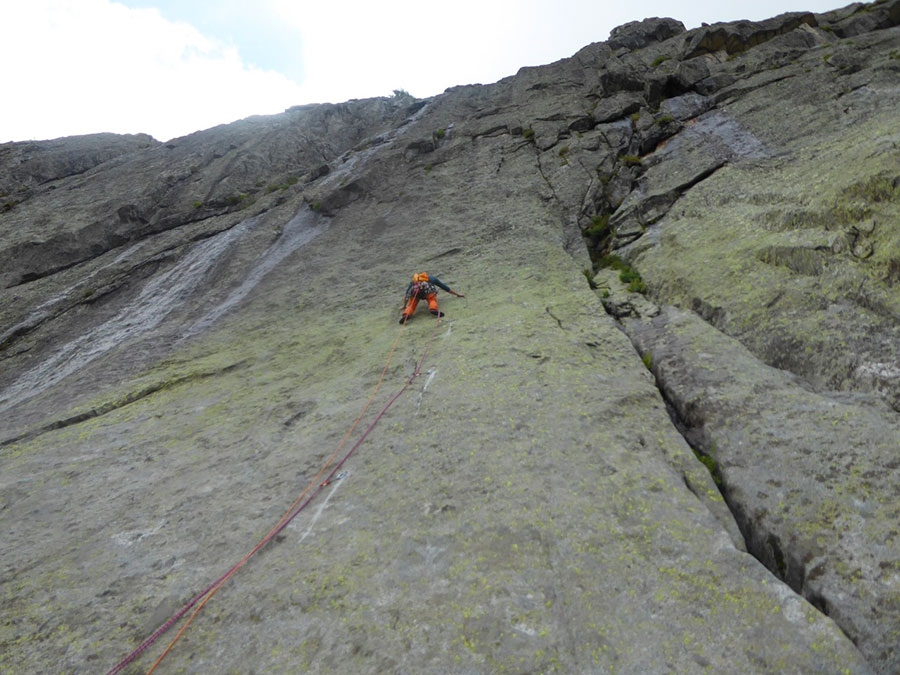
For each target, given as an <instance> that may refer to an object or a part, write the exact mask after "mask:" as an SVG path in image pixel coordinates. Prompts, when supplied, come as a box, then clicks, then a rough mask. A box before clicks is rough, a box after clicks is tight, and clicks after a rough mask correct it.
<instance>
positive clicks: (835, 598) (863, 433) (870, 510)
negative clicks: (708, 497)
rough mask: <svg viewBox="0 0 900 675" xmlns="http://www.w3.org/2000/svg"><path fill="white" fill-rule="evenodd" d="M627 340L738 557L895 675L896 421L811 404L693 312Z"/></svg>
mask: <svg viewBox="0 0 900 675" xmlns="http://www.w3.org/2000/svg"><path fill="white" fill-rule="evenodd" d="M623 329H624V330H625V332H626V334H627V335H628V336H629V338H630V339H631V341H632V344H633V345H634V346H635V348H636V349H637V350H638V352H639V353H640V354H649V355H650V357H649V359H648V360H649V361H650V367H651V371H652V373H653V375H654V376H655V378H656V381H657V386H658V387H659V389H660V391H661V393H662V395H663V397H664V398H665V399H666V401H667V403H668V405H669V406H670V409H671V411H672V414H673V420H674V422H675V424H676V427H678V428H679V430H680V431H681V432H682V435H683V436H684V437H685V439H686V440H687V441H688V443H689V444H690V445H691V447H693V448H695V449H696V451H697V453H698V456H700V458H701V461H704V463H706V464H707V466H708V467H709V468H710V469H711V470H712V471H713V472H714V475H716V476H718V478H719V479H720V481H721V492H722V495H723V497H724V498H725V501H726V503H727V504H728V507H729V509H730V510H731V512H732V514H733V516H734V519H735V521H736V522H737V525H738V527H739V528H740V530H741V532H742V534H743V536H744V539H745V541H746V545H747V550H748V552H750V553H751V554H753V555H754V557H756V558H757V559H758V560H759V561H760V562H762V563H763V564H764V565H765V566H766V567H767V568H768V569H769V570H770V571H771V572H772V573H773V574H774V575H775V576H777V577H778V578H779V579H781V580H783V581H784V582H785V583H786V584H787V585H788V586H789V587H790V588H792V589H793V590H794V591H795V592H796V593H797V594H799V595H801V596H803V597H804V598H805V599H806V600H807V601H808V602H809V603H810V604H811V605H812V606H814V607H816V608H817V609H819V611H821V612H823V613H825V614H827V615H828V616H830V617H831V618H832V619H833V620H834V621H835V622H836V623H837V624H838V625H839V626H840V627H841V628H842V629H843V630H844V632H845V633H846V634H847V636H848V637H849V638H850V639H851V640H852V641H853V642H854V643H855V644H856V645H857V646H858V647H859V649H860V651H861V652H862V653H863V654H864V655H866V656H867V658H869V660H870V661H871V662H872V663H873V664H877V663H890V662H892V660H893V659H894V658H895V657H894V656H892V654H894V653H895V649H896V635H895V634H894V631H895V630H896V626H897V625H898V623H900V603H897V602H895V601H893V600H892V599H891V595H890V594H889V593H887V594H886V590H885V589H886V584H887V585H888V586H889V585H890V583H892V582H891V581H890V580H889V579H888V578H887V577H886V576H885V570H887V569H892V568H893V566H894V565H895V564H896V560H897V556H898V554H900V545H898V544H897V542H896V529H895V522H896V521H892V520H890V519H889V518H888V514H896V513H897V511H898V508H897V506H896V486H897V484H898V483H900V465H898V463H897V459H896V452H897V447H898V445H897V443H898V439H900V423H898V420H897V416H896V414H895V413H894V412H893V411H892V410H890V409H889V408H888V406H886V405H885V404H883V402H880V401H877V400H875V399H870V398H865V397H860V396H856V397H848V396H841V395H832V396H826V395H823V394H820V393H816V392H813V391H812V390H811V389H810V388H809V386H808V385H806V384H805V383H804V382H803V381H802V380H800V379H799V378H797V377H796V376H794V375H792V374H790V373H787V372H785V371H781V370H778V369H776V368H772V367H770V366H767V365H765V364H764V363H762V362H761V361H759V360H757V359H756V358H755V357H754V356H753V355H751V354H750V352H748V351H747V350H746V349H745V348H744V347H743V346H742V345H741V344H740V343H739V342H737V341H736V340H734V339H732V338H729V337H727V336H726V335H724V334H723V333H720V332H719V331H718V330H716V329H715V328H713V327H712V326H710V325H709V324H707V323H706V322H705V321H703V319H701V318H700V317H699V316H697V315H696V314H695V313H693V312H688V311H683V310H676V309H674V308H671V307H665V308H662V309H661V310H660V313H659V315H658V316H656V317H654V318H652V319H650V320H646V319H626V320H624V322H623ZM883 672H891V670H890V668H888V669H887V670H884V671H883Z"/></svg>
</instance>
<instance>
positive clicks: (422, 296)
mask: <svg viewBox="0 0 900 675" xmlns="http://www.w3.org/2000/svg"><path fill="white" fill-rule="evenodd" d="M438 288H442V289H444V290H445V291H447V292H448V293H449V294H450V295H455V296H456V297H457V298H464V297H466V296H464V295H463V294H462V293H457V292H456V291H454V290H453V289H451V288H450V287H449V286H447V285H446V284H445V283H443V282H442V281H441V280H440V279H438V278H437V277H436V276H433V275H431V274H429V273H428V272H416V273H415V274H413V277H412V281H410V282H409V285H408V286H407V287H406V296H405V297H404V299H403V303H404V306H403V313H402V314H400V323H406V322H407V321H409V320H410V319H411V318H412V315H413V312H415V311H416V305H418V304H419V300H425V301H426V302H427V303H428V310H429V311H430V312H431V313H432V314H434V315H435V316H436V317H438V318H440V317H442V316H444V313H443V312H442V311H440V310H439V309H438V302H437V292H438Z"/></svg>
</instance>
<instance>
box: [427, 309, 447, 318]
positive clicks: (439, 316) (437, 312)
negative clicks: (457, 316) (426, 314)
mask: <svg viewBox="0 0 900 675" xmlns="http://www.w3.org/2000/svg"><path fill="white" fill-rule="evenodd" d="M430 311H431V313H432V314H434V315H435V316H436V317H437V318H439V319H440V318H441V317H442V316H444V313H443V312H441V311H438V310H436V309H432V310H430Z"/></svg>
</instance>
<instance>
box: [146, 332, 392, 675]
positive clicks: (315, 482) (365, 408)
mask: <svg viewBox="0 0 900 675" xmlns="http://www.w3.org/2000/svg"><path fill="white" fill-rule="evenodd" d="M405 327H406V322H405V321H404V322H403V324H402V325H401V326H400V330H398V331H397V337H396V338H394V342H393V344H392V345H391V349H390V351H389V353H388V358H387V361H386V362H385V364H384V368H383V369H382V370H381V376H380V377H379V378H378V382H377V383H376V384H375V388H374V389H373V390H372V393H371V394H370V395H369V399H368V400H367V401H366V404H365V406H363V409H362V412H361V413H360V414H359V416H358V417H357V418H356V420H355V421H354V422H353V425H352V426H351V427H350V429H349V430H348V431H347V433H346V434H344V437H343V438H342V439H341V442H340V443H339V444H338V446H337V448H335V450H334V452H333V453H332V454H331V456H330V457H329V458H328V460H327V461H326V462H325V464H324V465H323V466H322V468H321V469H319V472H318V473H317V474H316V475H315V477H313V479H312V480H311V481H310V482H309V484H308V485H307V486H306V487H305V488H303V491H302V492H301V493H300V495H299V496H298V497H297V499H295V500H294V503H293V504H291V506H290V508H289V509H288V510H287V511H286V512H285V513H284V515H283V516H282V517H281V519H280V520H279V521H278V524H276V525H275V527H273V528H272V529H271V530H269V533H268V534H267V535H266V536H265V537H263V538H262V539H261V540H260V542H259V543H258V544H257V545H256V546H254V547H253V549H252V550H251V551H250V552H249V553H247V555H245V556H244V557H243V558H241V560H240V562H238V563H237V565H235V566H234V567H233V568H232V569H231V571H229V572H228V574H226V575H225V576H224V577H223V578H222V579H221V580H220V581H219V582H218V583H217V584H215V585H214V586H213V587H212V588H211V589H210V590H209V591H208V592H207V594H206V596H205V597H204V598H203V600H202V601H201V602H200V604H198V605H197V607H196V608H195V609H194V611H193V612H192V613H191V615H190V616H189V617H188V619H187V621H185V623H184V625H183V626H182V627H181V628H180V629H179V630H178V632H177V633H176V634H175V637H173V638H172V641H171V642H169V644H168V646H167V647H166V648H165V650H163V652H162V654H160V655H159V657H158V658H157V659H156V661H154V662H153V665H152V666H151V667H150V670H148V671H147V675H151V673H153V671H154V670H156V667H157V666H158V665H159V664H160V662H162V660H163V659H164V658H165V657H166V655H167V654H168V653H169V652H170V651H171V650H172V648H173V647H174V646H175V644H176V643H177V642H178V640H180V639H181V636H182V635H183V634H184V632H185V631H186V630H187V628H188V626H190V625H191V622H192V621H193V620H194V618H195V617H196V616H197V614H199V613H200V610H201V609H203V607H204V605H206V603H207V602H209V601H210V599H212V597H213V595H215V594H216V593H217V592H218V590H219V589H220V588H222V586H223V585H225V582H227V581H228V580H229V579H231V577H232V576H234V575H235V573H237V571H238V570H239V569H240V568H241V567H243V566H244V565H245V564H246V563H247V561H249V560H250V558H252V557H253V556H254V555H255V554H256V552H257V551H259V549H261V548H262V547H263V546H265V545H266V544H267V543H268V542H269V540H270V539H271V538H272V537H273V536H275V534H276V533H277V532H278V531H279V530H280V529H281V527H282V526H283V525H284V523H285V521H287V520H288V519H289V518H290V517H291V514H292V512H293V511H294V509H295V508H296V507H297V506H298V505H299V504H300V502H302V501H303V499H304V498H305V497H306V495H307V494H309V492H310V491H311V490H312V489H313V488H315V487H316V486H320V485H321V479H322V477H323V476H324V475H325V473H326V471H327V470H328V467H330V466H331V465H332V463H334V460H335V459H336V458H337V456H338V454H339V453H340V451H341V449H342V448H343V447H344V445H346V443H347V440H348V439H349V438H350V436H351V434H352V433H353V431H354V430H355V429H356V427H357V426H359V423H360V421H361V420H362V418H363V417H364V416H365V414H366V412H367V411H368V410H369V407H370V406H371V405H372V401H374V400H375V396H376V394H377V393H378V390H379V389H380V388H381V385H382V383H383V382H384V377H385V375H386V374H387V371H388V368H389V367H390V364H391V360H392V359H393V357H394V352H395V351H396V350H397V345H398V344H399V343H400V336H401V335H402V334H403V329H404V328H405Z"/></svg>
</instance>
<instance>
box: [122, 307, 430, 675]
mask: <svg viewBox="0 0 900 675" xmlns="http://www.w3.org/2000/svg"><path fill="white" fill-rule="evenodd" d="M440 323H441V319H440V317H438V319H437V321H435V326H434V330H433V331H432V333H431V336H430V337H429V338H428V341H427V342H426V343H425V348H424V350H423V352H422V356H421V357H420V358H419V360H418V362H417V363H416V367H415V370H414V371H413V373H412V375H410V376H409V377H408V378H407V380H406V381H405V382H404V384H403V386H402V387H400V389H399V390H398V391H397V392H396V393H395V394H394V395H393V396H392V397H391V398H390V399H389V400H388V402H387V403H386V404H385V405H384V407H383V408H382V409H381V410H380V411H379V412H378V414H377V415H376V416H375V418H374V419H373V420H372V422H371V423H370V424H369V426H368V427H367V428H366V429H365V431H364V432H363V433H362V435H361V436H360V437H359V439H358V440H357V441H356V443H354V444H353V445H352V446H351V447H350V449H349V450H347V451H346V453H344V455H343V456H342V457H341V458H340V461H338V462H337V463H336V464H335V463H334V462H335V460H336V459H337V457H338V455H339V454H340V452H341V450H342V449H343V447H344V446H345V445H346V443H347V441H348V439H349V438H350V436H351V435H352V434H353V432H354V431H355V430H356V427H357V426H358V425H359V423H360V422H361V421H362V418H363V417H364V416H365V414H366V412H367V411H368V410H369V407H370V406H371V405H372V401H373V400H374V399H375V396H376V394H377V393H378V391H379V389H380V388H381V385H382V383H383V382H384V378H385V375H386V374H387V370H388V368H389V366H390V363H391V360H392V359H393V356H394V352H395V351H396V349H397V345H398V344H399V342H400V337H401V335H402V334H403V329H404V328H405V327H406V322H404V323H403V324H402V325H401V327H400V330H399V331H398V332H397V337H396V338H395V339H394V342H393V344H392V345H391V349H390V352H389V353H388V358H387V361H386V362H385V364H384V368H383V369H382V371H381V376H380V377H379V379H378V382H377V383H376V384H375V387H374V389H373V390H372V393H371V394H370V395H369V398H368V400H367V401H366V404H365V405H364V406H363V409H362V412H360V414H359V416H358V417H357V418H356V420H355V421H354V422H353V424H352V425H351V427H350V429H349V430H348V431H347V433H346V434H345V435H344V437H343V438H342V439H341V442H340V443H339V444H338V446H337V447H336V448H335V450H334V452H333V453H332V454H331V456H330V457H329V458H328V459H327V460H326V462H325V463H324V464H323V465H322V468H321V469H319V471H318V473H317V474H316V475H315V476H314V477H313V478H312V480H311V481H310V482H309V484H308V485H307V486H306V487H305V488H304V489H303V491H302V492H301V493H300V495H299V496H298V497H297V498H296V499H295V500H294V503H293V504H291V506H290V508H288V510H287V511H286V512H285V513H284V515H283V516H282V517H281V519H280V520H279V521H278V523H277V524H276V525H275V526H274V527H273V528H272V529H271V530H270V531H269V533H268V534H266V536H264V537H263V538H262V539H261V540H260V541H259V543H258V544H256V546H254V547H253V548H252V549H251V550H250V552H249V553H247V554H246V555H245V556H244V557H243V558H241V560H240V561H238V562H237V563H235V564H234V565H233V566H232V567H231V568H230V569H229V570H228V571H227V572H225V574H223V575H222V576H220V577H219V578H218V579H216V580H215V581H214V582H213V583H211V584H210V585H209V586H207V587H206V588H205V589H203V590H202V591H201V592H200V593H198V594H197V595H195V596H194V597H193V598H191V600H190V601H189V602H188V603H187V604H186V605H184V607H182V608H181V609H180V610H178V611H177V612H175V614H173V615H172V616H171V617H170V618H169V619H168V620H167V621H166V622H165V623H164V624H163V625H161V626H160V627H159V628H157V629H156V630H155V631H154V632H153V633H152V634H151V635H150V636H149V637H148V638H147V639H145V640H144V641H143V642H142V643H141V644H140V645H138V646H137V648H135V649H134V651H132V652H131V653H130V654H129V655H128V656H126V657H125V658H124V659H122V660H121V661H120V662H119V663H118V664H116V666H114V667H113V668H112V669H111V670H110V671H109V672H108V673H107V675H117V674H118V673H120V672H122V670H124V669H125V668H126V667H127V666H128V664H130V663H131V662H132V661H134V660H135V659H136V658H138V657H139V656H140V655H141V654H143V653H144V652H145V651H146V650H147V649H149V648H150V647H151V646H152V645H153V644H154V643H155V642H156V641H157V640H158V639H159V638H160V637H161V636H162V635H163V634H164V633H166V632H167V631H168V630H169V629H170V628H172V626H174V625H175V624H176V623H178V621H180V620H181V618H182V617H183V616H184V615H185V614H187V613H188V612H189V611H191V609H193V610H194V611H193V612H192V613H191V615H190V616H189V617H188V619H187V621H186V622H185V623H184V625H183V626H182V627H181V628H180V629H179V630H178V633H176V635H175V637H174V638H172V641H171V642H170V643H169V644H168V646H167V647H166V648H165V650H164V651H163V652H162V654H160V655H159V657H158V658H157V659H156V661H155V662H154V663H153V665H152V666H151V667H150V669H149V670H148V671H147V675H150V674H151V673H153V671H154V670H156V667H157V666H158V665H159V664H160V662H162V660H163V659H164V658H165V657H166V655H167V654H168V653H169V652H170V651H171V650H172V648H173V647H174V646H175V644H176V643H177V642H178V640H179V639H180V638H181V636H182V635H183V634H184V632H185V631H186V630H187V628H188V626H190V624H191V622H192V621H193V620H194V618H195V617H196V616H197V615H198V614H199V613H200V611H201V610H202V609H203V607H204V606H205V605H206V603H207V602H209V601H210V600H211V599H212V597H213V596H214V595H215V594H216V593H217V592H218V591H219V589H220V588H222V586H224V585H225V584H226V583H227V582H228V580H229V579H231V577H232V576H234V575H235V574H236V573H237V571H238V570H239V569H241V567H243V566H244V565H245V564H247V562H248V561H249V560H250V559H251V558H252V557H253V556H254V555H255V554H256V553H257V552H258V551H259V550H260V549H262V548H263V547H264V546H265V545H266V544H268V543H269V542H270V541H271V540H272V539H274V538H275V537H276V536H277V535H278V534H279V533H280V532H281V531H282V530H283V529H284V528H285V527H287V526H288V524H289V523H290V522H291V521H292V520H294V518H296V517H297V516H298V515H299V514H300V512H301V511H303V509H305V508H306V507H307V506H308V505H309V503H310V502H311V501H312V500H313V499H314V498H315V497H316V496H317V495H318V494H319V492H320V491H321V490H322V489H323V488H324V487H325V486H327V485H328V484H329V483H330V482H331V481H332V480H334V477H335V476H336V475H337V473H338V472H339V471H340V470H341V467H342V466H343V465H344V463H346V462H347V460H348V459H350V457H351V456H352V455H353V453H355V452H356V450H357V449H358V448H359V447H360V446H361V445H362V444H363V442H364V441H365V440H366V438H367V437H368V435H369V434H370V433H371V432H372V430H373V429H374V428H375V426H376V425H377V424H378V422H379V421H381V418H382V417H384V415H385V414H386V413H387V411H388V410H389V409H390V407H391V406H392V405H393V404H394V402H395V401H397V399H399V398H400V397H401V396H402V395H403V394H404V392H406V390H407V389H408V388H409V386H410V385H411V384H412V383H413V381H414V380H415V379H416V378H417V377H418V376H419V374H420V373H421V372H422V366H423V364H424V362H425V358H426V357H427V355H428V351H429V348H430V347H431V343H432V342H433V341H434V337H435V335H437V329H438V326H439V325H440ZM198 603H199V604H198ZM195 605H196V607H195Z"/></svg>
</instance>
